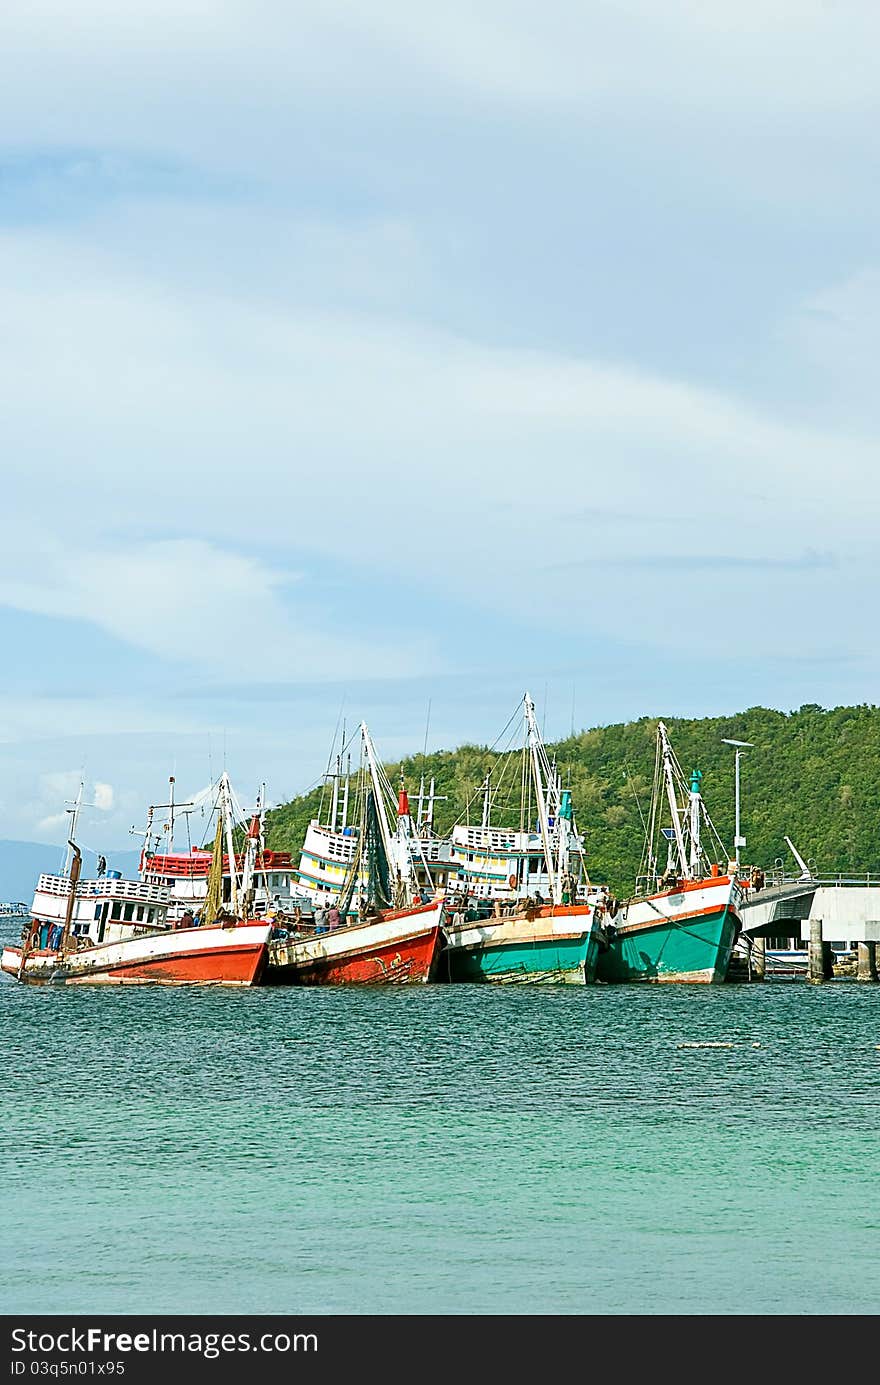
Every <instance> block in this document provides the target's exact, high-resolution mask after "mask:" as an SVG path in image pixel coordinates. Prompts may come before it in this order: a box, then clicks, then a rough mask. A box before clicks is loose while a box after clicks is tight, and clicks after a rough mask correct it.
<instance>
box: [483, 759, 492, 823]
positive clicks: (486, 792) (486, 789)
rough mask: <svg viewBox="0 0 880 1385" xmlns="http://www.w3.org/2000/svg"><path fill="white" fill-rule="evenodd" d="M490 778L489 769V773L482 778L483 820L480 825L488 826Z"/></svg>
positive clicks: (490, 808)
mask: <svg viewBox="0 0 880 1385" xmlns="http://www.w3.org/2000/svg"><path fill="white" fill-rule="evenodd" d="M491 779H492V771H491V770H490V771H489V773H488V774H487V775H486V778H485V779H484V780H483V821H482V823H481V824H480V825H481V826H482V827H488V826H489V815H490V813H491V811H492V788H491Z"/></svg>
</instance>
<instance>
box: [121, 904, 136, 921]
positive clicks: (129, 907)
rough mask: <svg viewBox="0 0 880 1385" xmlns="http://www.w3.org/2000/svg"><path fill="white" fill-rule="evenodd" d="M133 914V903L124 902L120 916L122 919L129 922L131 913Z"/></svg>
mask: <svg viewBox="0 0 880 1385" xmlns="http://www.w3.org/2000/svg"><path fill="white" fill-rule="evenodd" d="M133 914H134V905H133V904H126V905H125V907H124V908H123V910H122V917H123V919H124V920H125V922H126V923H130V922H131V919H132V915H133Z"/></svg>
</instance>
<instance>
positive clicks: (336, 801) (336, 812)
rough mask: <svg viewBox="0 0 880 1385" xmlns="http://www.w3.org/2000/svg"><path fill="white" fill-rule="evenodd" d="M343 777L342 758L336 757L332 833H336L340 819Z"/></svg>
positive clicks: (331, 817) (331, 819)
mask: <svg viewBox="0 0 880 1385" xmlns="http://www.w3.org/2000/svg"><path fill="white" fill-rule="evenodd" d="M341 775H342V756H341V755H337V756H336V771H335V773H334V775H333V806H332V807H331V809H330V831H331V832H335V831H336V820H337V818H338V817H339V780H340V777H341Z"/></svg>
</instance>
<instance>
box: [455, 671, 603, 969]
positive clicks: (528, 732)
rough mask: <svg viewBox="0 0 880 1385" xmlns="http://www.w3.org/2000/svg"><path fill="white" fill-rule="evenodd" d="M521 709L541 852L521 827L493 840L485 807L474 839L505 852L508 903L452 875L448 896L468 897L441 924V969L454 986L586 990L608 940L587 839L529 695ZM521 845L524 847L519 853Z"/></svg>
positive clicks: (525, 767) (525, 780)
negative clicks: (587, 862)
mask: <svg viewBox="0 0 880 1385" xmlns="http://www.w3.org/2000/svg"><path fill="white" fill-rule="evenodd" d="M523 711H524V725H525V736H524V741H523V785H524V789H525V785H526V783H529V784H530V786H531V791H532V793H533V796H534V803H535V807H536V810H537V814H538V819H537V829H538V830H537V834H536V835H537V838H538V841H539V844H540V851H539V852H538V851H536V849H535V844H534V842H532V841H531V840H530V837H531V834H530V833H527V832H526V830H525V827H524V825H523V826H521V828H520V831H519V833H518V834H514V833H509V834H507V835H508V837H510V838H512V839H513V840H512V841H510V842H507V843H499V842H498V841H495V842H493V840H492V834H495V836H496V838H497V837H500V836H501V835H502V834H501V831H500V830H499V829H496V828H493V827H491V825H490V824H489V820H488V819H489V806H488V804H486V806H485V807H484V816H483V824H482V828H481V829H480V832H481V836H480V838H476V837H474V841H475V845H478V846H481V847H482V848H483V850H485V851H492V850H495V851H497V850H498V849H499V846H500V849H501V850H503V851H504V852H506V853H507V854H506V857H505V859H506V860H507V861H508V863H509V864H510V866H511V870H510V876H509V879H508V880H507V881H506V885H507V891H508V894H507V898H506V902H502V900H501V899H500V898H498V897H496V898H495V899H494V901H493V902H489V901H488V900H481V899H479V898H478V897H475V896H477V891H473V892H468V891H467V889H466V885H467V877H466V876H465V877H461V876H458V877H455V879H454V881H453V882H451V883H450V895H451V892H452V889H453V888H455V887H456V885H458V886H460V885H461V884H462V883H464V884H465V889H466V893H465V895H464V898H463V899H462V898H461V896H459V904H460V907H458V908H453V907H450V912H449V916H448V917H447V921H446V923H445V924H444V935H445V947H444V950H443V954H442V959H441V968H440V971H441V975H442V976H443V977H444V978H446V979H448V980H450V981H480V982H484V981H490V982H500V983H503V984H516V983H519V984H532V983H536V982H539V983H540V982H567V983H573V984H580V985H583V984H584V983H585V982H589V981H592V980H593V979H594V977H595V973H596V965H597V960H598V955H599V951H600V948H601V946H602V945H603V943H604V937H603V933H602V929H601V925H600V919H599V914H598V912H597V910H596V908H595V905H594V903H592V902H591V900H590V885H589V879H588V877H587V875H586V870H585V868H584V866H583V839H582V838H581V836H580V834H579V833H578V831H577V828H576V825H575V821H574V811H573V808H572V799H571V792H570V790H568V789H563V788H562V783H561V778H560V776H559V773H558V771H557V769H556V767H555V765H551V764H550V762H549V760H548V756H547V752H546V749H545V747H544V743H543V741H542V739H541V736H540V733H539V730H538V724H537V719H536V717H535V705H534V702H533V701H532V699H531V697H530V696H529V694H528V693H526V694H525V697H524V699H523ZM527 771H528V773H527ZM522 802H523V804H525V792H524V794H523V799H522ZM468 831H470V832H472V833H473V832H474V831H475V829H468ZM520 844H524V845H526V847H527V849H526V850H525V851H521V850H519V849H518V847H519V845H520ZM512 852H513V854H511V853H512Z"/></svg>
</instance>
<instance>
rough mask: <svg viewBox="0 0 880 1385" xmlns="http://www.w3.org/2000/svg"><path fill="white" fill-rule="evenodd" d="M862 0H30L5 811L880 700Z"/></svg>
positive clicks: (94, 837) (10, 46) (39, 818)
mask: <svg viewBox="0 0 880 1385" xmlns="http://www.w3.org/2000/svg"><path fill="white" fill-rule="evenodd" d="M878 44H880V8H878V7H877V6H876V4H873V3H868V0H865V2H864V3H863V2H862V0H773V3H772V4H769V5H768V4H767V3H766V0H761V3H757V0H714V3H713V4H712V5H706V4H704V3H699V0H666V3H664V4H663V5H662V6H661V5H658V4H657V3H656V0H606V2H605V3H599V2H598V0H571V2H570V3H569V0H543V3H541V4H540V5H538V4H536V3H535V0H528V3H526V0H447V3H446V4H445V5H443V6H435V7H427V6H414V5H412V4H411V3H404V0H356V2H355V3H352V0H346V3H342V2H341V0H314V3H313V0H296V3H294V4H291V3H289V0H173V3H172V0H150V3H149V4H147V3H146V0H126V3H123V4H120V3H119V0H78V3H77V5H76V6H75V7H74V6H71V5H70V4H69V3H67V0H6V3H5V4H4V5H3V7H2V10H0V50H2V52H3V54H4V81H3V83H2V86H0V314H2V321H0V456H2V465H3V489H2V496H3V507H2V513H3V524H2V534H3V557H2V566H0V573H2V582H0V640H2V649H3V657H2V669H3V677H2V680H0V836H4V837H10V838H15V839H21V840H36V841H46V842H55V841H59V840H62V839H63V835H64V829H65V824H66V821H67V819H66V818H65V816H64V813H65V806H66V804H67V800H69V799H70V798H71V797H73V796H74V795H75V793H76V790H77V786H78V784H79V782H80V780H81V779H82V780H84V782H85V791H84V793H85V797H86V799H87V801H88V802H89V803H90V804H94V805H96V806H94V807H91V808H90V809H89V810H88V812H87V813H86V814H84V817H83V820H82V832H83V834H84V839H85V844H86V845H87V846H95V847H96V848H97V847H100V845H107V846H115V847H120V848H121V847H130V846H131V845H132V844H133V840H134V839H133V838H132V837H131V836H130V835H129V829H130V828H131V827H132V826H135V825H141V824H142V822H143V819H144V816H145V810H146V805H147V803H150V802H152V803H160V802H164V801H165V800H166V794H167V779H168V776H169V775H170V774H174V775H175V776H176V779H177V783H178V793H179V795H181V796H185V795H187V794H191V793H193V792H195V791H196V790H198V789H200V788H201V787H203V786H204V785H205V784H206V783H208V782H209V780H210V779H211V777H212V776H216V774H217V773H219V771H220V769H221V768H222V767H223V766H224V765H225V766H226V767H227V768H228V769H229V772H230V774H231V776H232V778H233V782H234V783H235V784H236V786H237V789H238V792H239V796H240V797H241V799H242V800H243V801H246V800H248V798H252V797H253V795H254V793H255V791H256V787H257V785H258V784H259V783H260V782H261V781H263V780H265V781H266V783H267V786H268V795H269V799H270V801H272V802H279V801H284V800H285V799H286V798H288V797H290V796H292V795H293V794H295V793H298V792H301V791H302V790H304V789H305V788H307V787H309V786H310V785H311V784H312V783H314V782H315V780H316V779H318V778H319V776H320V774H321V772H322V769H323V768H324V765H325V764H326V761H327V757H328V753H329V749H330V743H331V740H332V737H333V735H334V731H335V729H336V727H337V724H338V723H339V721H340V719H341V718H343V719H345V720H346V723H347V724H348V725H353V724H355V723H356V722H357V721H358V720H360V719H361V718H365V719H366V720H367V721H368V722H369V724H370V727H371V730H372V732H373V735H374V737H375V740H376V743H377V746H378V748H379V751H380V753H383V754H385V755H386V756H387V757H388V758H389V759H390V758H393V757H395V756H397V755H399V754H402V753H411V752H415V751H418V750H420V749H421V748H422V746H423V745H425V744H427V745H428V746H429V748H439V747H441V746H444V747H449V746H453V745H456V744H460V743H462V742H464V741H469V742H479V743H485V742H489V743H491V742H492V741H493V740H494V739H495V737H496V735H497V734H498V733H499V732H500V730H501V728H502V727H503V726H504V725H505V723H506V722H507V719H508V717H509V716H510V714H511V712H512V710H513V708H514V707H515V706H516V703H517V701H518V700H519V699H520V698H521V696H522V693H523V691H524V690H525V689H526V688H529V689H530V690H531V692H532V694H533V696H534V697H535V701H536V704H537V706H538V709H539V713H540V715H541V718H542V720H543V723H544V733H545V736H546V737H547V738H548V739H551V738H553V737H555V736H561V735H565V734H568V732H569V731H570V729H571V727H572V726H574V727H575V728H576V729H580V728H581V727H586V726H593V725H598V724H603V723H608V722H613V721H618V720H622V719H626V718H629V717H634V716H641V715H667V716H675V715H689V716H697V715H719V714H724V713H727V712H734V711H737V710H741V709H743V708H747V707H749V706H755V705H766V706H774V707H778V708H780V709H782V710H790V709H792V708H795V707H797V706H800V705H801V704H802V703H804V702H818V703H821V704H822V705H825V706H834V705H838V704H840V703H846V702H871V703H873V702H876V701H877V689H878V686H880V653H878V649H877V641H876V638H875V630H876V619H875V610H876V606H877V599H878V588H880V553H878V546H877V543H876V537H875V536H876V533H877V527H878V519H880V469H878V465H877V461H878V443H880V393H878V389H877V360H878V357H880V349H878V348H880V248H878V210H880V186H878V180H877V178H876V176H875V170H876V143H877V136H876V130H877V128H878V124H877V122H878V114H880V111H878V106H880V93H878V85H877V82H876V69H875V55H876V52H877V49H878Z"/></svg>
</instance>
